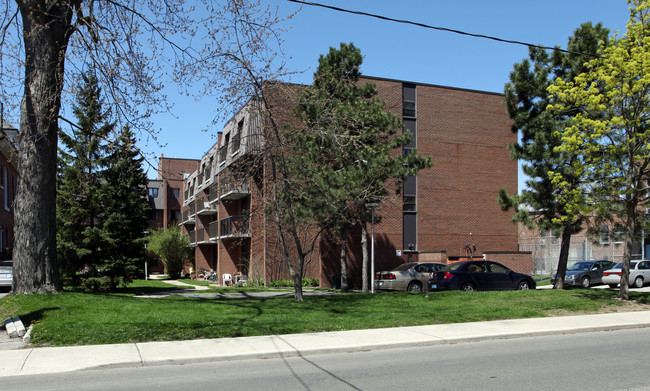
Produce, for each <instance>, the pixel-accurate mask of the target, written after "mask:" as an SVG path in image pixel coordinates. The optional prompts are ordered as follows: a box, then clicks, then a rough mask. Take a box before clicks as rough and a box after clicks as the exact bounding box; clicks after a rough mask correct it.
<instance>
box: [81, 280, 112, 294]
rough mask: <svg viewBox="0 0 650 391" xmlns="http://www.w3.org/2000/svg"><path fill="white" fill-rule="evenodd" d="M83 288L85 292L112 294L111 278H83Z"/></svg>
mask: <svg viewBox="0 0 650 391" xmlns="http://www.w3.org/2000/svg"><path fill="white" fill-rule="evenodd" d="M81 287H82V289H83V290H84V291H85V292H102V293H105V292H110V291H111V278H110V277H108V276H102V277H87V278H82V279H81Z"/></svg>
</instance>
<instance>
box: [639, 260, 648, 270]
mask: <svg viewBox="0 0 650 391" xmlns="http://www.w3.org/2000/svg"><path fill="white" fill-rule="evenodd" d="M639 269H650V263H648V262H641V263H640V264H639Z"/></svg>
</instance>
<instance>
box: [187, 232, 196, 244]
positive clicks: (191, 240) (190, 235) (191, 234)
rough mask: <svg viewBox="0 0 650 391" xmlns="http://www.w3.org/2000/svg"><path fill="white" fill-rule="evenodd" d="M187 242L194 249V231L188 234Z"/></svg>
mask: <svg viewBox="0 0 650 391" xmlns="http://www.w3.org/2000/svg"><path fill="white" fill-rule="evenodd" d="M188 236H189V240H190V245H192V246H195V247H196V231H190V232H189V233H188Z"/></svg>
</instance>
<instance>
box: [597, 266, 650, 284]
mask: <svg viewBox="0 0 650 391" xmlns="http://www.w3.org/2000/svg"><path fill="white" fill-rule="evenodd" d="M622 267H623V264H622V263H617V264H616V266H614V267H613V268H611V269H609V270H605V271H604V272H603V284H607V285H609V287H610V288H616V287H617V286H618V284H620V283H621V268H622ZM629 281H630V286H633V287H635V288H641V287H642V286H643V284H645V283H646V282H650V261H630V280H629Z"/></svg>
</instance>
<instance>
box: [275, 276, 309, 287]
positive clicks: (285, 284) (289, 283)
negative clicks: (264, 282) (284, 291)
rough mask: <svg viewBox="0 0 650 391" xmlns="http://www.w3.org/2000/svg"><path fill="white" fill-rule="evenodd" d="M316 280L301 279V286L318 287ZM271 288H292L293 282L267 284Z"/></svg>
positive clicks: (278, 281) (283, 281)
mask: <svg viewBox="0 0 650 391" xmlns="http://www.w3.org/2000/svg"><path fill="white" fill-rule="evenodd" d="M318 285H319V284H318V278H303V279H302V286H303V287H307V286H318ZM268 286H269V287H271V288H293V280H277V281H271V282H269V284H268Z"/></svg>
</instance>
